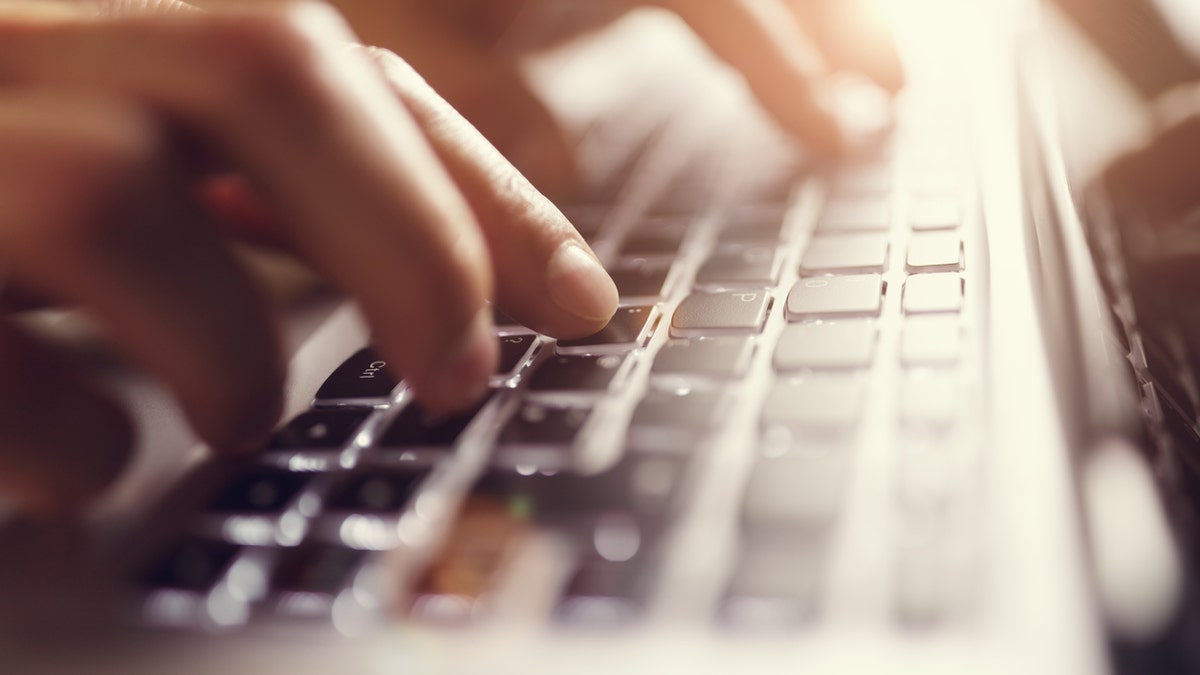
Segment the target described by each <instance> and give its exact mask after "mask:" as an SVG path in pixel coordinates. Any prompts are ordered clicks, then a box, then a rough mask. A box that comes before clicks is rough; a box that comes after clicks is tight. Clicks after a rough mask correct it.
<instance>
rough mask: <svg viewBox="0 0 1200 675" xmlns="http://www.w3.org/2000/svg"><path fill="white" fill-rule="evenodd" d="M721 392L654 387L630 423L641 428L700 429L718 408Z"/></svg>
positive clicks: (707, 423) (711, 418)
mask: <svg viewBox="0 0 1200 675" xmlns="http://www.w3.org/2000/svg"><path fill="white" fill-rule="evenodd" d="M717 398H718V397H717V395H716V394H713V393H711V392H704V391H693V392H690V393H687V394H677V393H675V392H666V391H651V392H650V393H648V394H646V396H644V397H643V398H642V400H641V402H640V403H638V407H637V409H636V410H634V411H633V419H632V420H631V421H630V426H632V427H640V428H651V427H653V428H659V429H662V428H686V429H692V430H695V431H700V430H702V429H704V428H705V427H707V426H708V425H709V424H710V423H711V422H712V420H713V417H714V416H715V415H716V412H717Z"/></svg>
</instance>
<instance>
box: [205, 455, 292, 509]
mask: <svg viewBox="0 0 1200 675" xmlns="http://www.w3.org/2000/svg"><path fill="white" fill-rule="evenodd" d="M311 478H312V476H311V474H305V473H292V472H289V471H284V470H282V469H276V468H271V467H252V468H249V469H246V470H243V471H242V473H241V474H239V475H237V476H236V477H234V478H233V479H232V480H231V481H230V482H229V483H227V484H226V487H225V488H224V489H222V490H220V491H219V492H218V493H217V495H216V497H215V498H214V499H213V500H212V501H211V502H210V503H209V506H208V510H209V511H210V512H220V513H257V514H271V513H278V512H280V511H283V510H284V508H285V507H286V506H287V505H288V504H290V503H291V502H292V500H293V499H294V498H295V497H296V495H298V494H300V491H301V490H303V489H304V487H305V486H306V485H308V483H309V481H310V479H311Z"/></svg>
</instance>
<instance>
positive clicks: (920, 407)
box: [900, 370, 961, 428]
mask: <svg viewBox="0 0 1200 675" xmlns="http://www.w3.org/2000/svg"><path fill="white" fill-rule="evenodd" d="M960 405H961V392H960V390H959V385H958V379H957V377H956V376H955V373H954V372H953V371H936V370H928V371H925V370H922V371H913V372H911V373H909V374H908V375H907V376H905V378H904V382H903V386H902V387H901V390H900V421H901V422H902V423H903V424H905V425H906V426H916V427H935V428H940V427H946V426H949V425H951V424H953V423H954V420H955V416H956V414H957V413H958V410H959V409H960Z"/></svg>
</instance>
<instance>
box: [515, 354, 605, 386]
mask: <svg viewBox="0 0 1200 675" xmlns="http://www.w3.org/2000/svg"><path fill="white" fill-rule="evenodd" d="M624 362H625V357H624V356H618V355H615V354H610V355H606V356H564V355H556V356H553V357H551V358H549V359H546V360H545V361H542V363H541V364H540V365H539V366H538V367H537V369H536V370H534V371H533V376H532V377H531V378H530V383H529V387H530V389H532V390H533V391H571V392H602V391H605V390H607V389H608V388H609V386H610V385H611V384H612V383H613V381H614V379H615V378H616V376H617V373H618V372H619V371H620V369H621V365H622V364H623V363H624Z"/></svg>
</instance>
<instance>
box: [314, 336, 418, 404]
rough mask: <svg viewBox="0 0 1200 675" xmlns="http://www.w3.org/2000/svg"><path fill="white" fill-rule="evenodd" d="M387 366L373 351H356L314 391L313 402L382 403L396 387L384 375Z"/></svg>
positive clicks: (368, 349)
mask: <svg viewBox="0 0 1200 675" xmlns="http://www.w3.org/2000/svg"><path fill="white" fill-rule="evenodd" d="M387 365H388V364H387V360H386V359H384V358H383V357H381V356H380V355H379V354H378V353H377V352H376V351H375V350H374V349H371V348H370V347H367V348H364V349H360V350H359V351H357V352H355V353H354V355H353V356H351V357H350V358H348V359H346V361H345V362H343V363H342V365H340V366H338V367H337V369H336V370H334V371H333V373H332V374H330V376H329V377H328V379H326V380H325V383H324V384H322V385H321V388H320V389H318V390H317V395H316V399H317V402H318V403H326V402H336V401H357V400H368V401H375V400H379V401H386V400H387V399H388V398H390V397H391V394H392V390H393V389H395V388H396V385H397V384H399V382H398V381H397V380H396V378H394V377H392V375H391V374H389V373H388V371H387Z"/></svg>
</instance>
